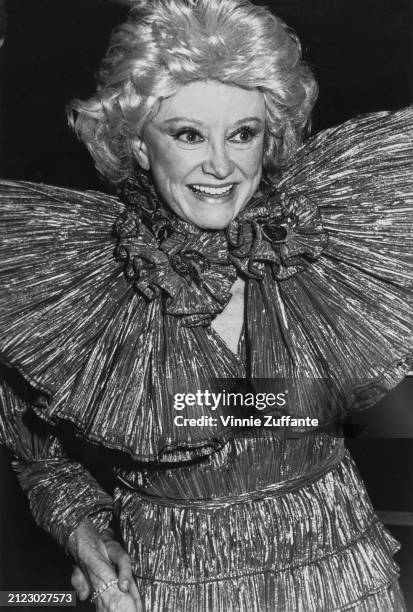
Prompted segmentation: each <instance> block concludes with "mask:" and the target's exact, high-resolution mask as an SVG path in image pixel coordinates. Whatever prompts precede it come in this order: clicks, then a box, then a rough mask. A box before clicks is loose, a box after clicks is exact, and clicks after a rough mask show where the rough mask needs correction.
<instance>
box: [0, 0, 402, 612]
mask: <svg viewBox="0 0 413 612" xmlns="http://www.w3.org/2000/svg"><path fill="white" fill-rule="evenodd" d="M121 4H122V2H121V1H119V3H118V2H116V1H115V0H113V1H110V0H8V1H7V2H6V5H7V10H8V31H7V38H6V42H5V44H4V46H3V49H2V50H1V51H0V71H1V76H2V82H1V92H0V102H1V105H0V129H1V141H0V142H1V144H0V169H1V175H2V176H4V177H10V178H16V179H26V180H33V181H42V182H45V183H52V184H57V185H65V186H70V187H80V188H97V189H104V185H103V184H102V182H101V181H100V179H99V178H98V177H97V175H96V173H95V171H94V168H93V164H92V162H91V160H90V159H89V156H88V154H87V152H86V151H85V150H84V149H83V148H82V146H81V145H80V144H79V143H78V142H77V141H76V139H75V138H74V137H73V136H72V134H71V133H70V132H69V130H68V128H67V126H66V120H65V113H64V107H65V105H66V104H67V103H68V102H69V101H70V100H71V99H72V98H73V97H78V96H79V97H85V96H88V95H89V94H91V93H92V92H93V82H94V81H93V75H94V73H95V72H96V69H97V66H98V62H99V59H100V58H101V56H102V55H103V53H104V51H105V48H106V45H107V41H108V36H109V33H110V31H111V29H112V27H113V26H114V25H115V24H116V23H118V22H120V21H121V20H122V19H123V17H124V15H125V14H126V8H125V7H124V6H121ZM262 4H264V3H262ZM265 4H267V6H270V8H272V9H274V11H275V12H276V13H278V14H279V15H280V16H281V17H282V18H283V19H284V20H285V21H286V22H287V23H288V24H289V25H291V26H292V27H293V28H294V29H295V30H296V31H297V33H298V35H299V37H300V38H301V41H302V43H303V50H304V56H305V58H306V59H307V61H308V62H309V63H310V65H311V66H312V68H313V70H314V72H315V74H316V77H317V79H318V82H319V84H320V98H319V102H318V105H317V107H316V110H315V113H314V121H313V130H314V131H319V130H320V129H323V128H325V127H327V126H330V125H334V124H336V123H339V122H341V121H343V120H345V119H347V118H350V117H352V116H354V115H356V114H360V113H365V112H371V111H375V110H383V109H398V108H400V107H402V106H404V105H406V104H409V103H411V102H412V99H413V70H412V68H413V41H412V38H413V34H412V31H413V27H412V24H413V6H412V2H411V1H410V0H392V1H391V2H390V1H389V0H358V1H356V0H280V1H279V2H276V1H272V2H270V1H269V2H266V3H265ZM412 391H413V379H411V378H410V379H407V380H406V381H405V382H404V383H403V384H402V385H400V386H399V387H398V388H397V389H396V390H394V391H393V392H392V393H391V394H390V395H389V396H388V397H387V398H386V400H385V401H384V402H381V404H380V406H379V407H378V410H379V412H377V408H375V409H374V410H371V411H369V412H368V413H367V414H366V415H365V416H364V417H363V418H364V421H365V423H369V422H370V423H373V422H374V423H377V419H378V417H377V415H378V414H382V415H383V416H382V418H383V419H387V420H386V428H387V429H386V432H387V435H388V437H385V438H383V437H381V436H382V434H383V431H384V429H383V428H382V429H381V431H380V432H379V433H377V432H376V433H373V434H372V436H373V437H370V436H369V434H368V432H369V431H370V430H367V435H365V436H364V437H356V438H353V439H350V440H349V441H348V445H349V446H350V447H351V450H352V452H353V455H354V457H355V458H356V461H357V463H358V465H359V467H360V470H361V472H362V475H363V477H364V478H365V480H366V484H367V488H368V490H369V493H370V495H371V497H372V500H373V504H374V506H375V508H376V509H377V510H386V511H405V512H407V511H409V512H410V513H412V516H413V487H412V484H413V477H412V469H411V466H412V465H413V423H412V419H413V416H412V411H411V404H412V400H411V398H412ZM386 415H387V416H386ZM389 415H390V418H389ZM392 427H393V429H391V428H392ZM375 436H376V437H375ZM377 436H378V437H377ZM393 522H395V521H394V520H393ZM389 529H390V530H391V532H392V533H393V535H395V536H396V537H397V538H398V539H399V540H400V541H401V542H402V544H403V548H402V551H401V552H400V553H399V554H398V555H397V557H396V559H397V561H398V562H399V564H400V565H401V569H402V586H403V588H404V591H405V595H406V597H407V598H408V602H409V603H408V610H409V611H413V592H412V583H413V581H412V580H411V579H412V577H413V527H412V526H401V525H398V526H396V525H389ZM70 573H71V561H70V559H69V558H67V557H66V556H65V554H64V553H63V552H62V551H61V550H60V549H59V548H58V547H57V545H56V544H55V543H54V542H53V541H52V539H51V538H50V537H49V536H47V535H46V534H44V533H43V532H42V531H40V530H39V529H37V528H36V527H35V525H34V523H33V520H32V518H31V516H30V514H29V512H28V510H27V501H26V499H25V497H24V495H23V493H22V492H21V491H20V489H19V488H18V486H17V484H16V481H15V477H14V475H13V473H12V472H11V470H10V468H9V456H8V453H7V451H0V589H4V590H6V589H7V590H9V589H47V590H51V589H53V590H57V589H68V588H71V587H70V582H69V578H70ZM80 608H82V609H85V610H86V609H89V606H88V605H85V606H83V605H79V609H80ZM27 609H28V608H27ZM90 609H94V608H93V607H90Z"/></svg>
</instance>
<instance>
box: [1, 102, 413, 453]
mask: <svg viewBox="0 0 413 612" xmlns="http://www.w3.org/2000/svg"><path fill="white" fill-rule="evenodd" d="M412 126H413V110H412V109H411V108H410V109H405V110H403V111H400V112H397V113H380V114H376V115H371V116H367V117H364V118H361V119H356V120H353V121H350V122H347V123H345V124H344V125H342V126H339V127H337V128H332V129H329V130H326V131H325V132H322V133H321V134H319V135H317V136H315V137H314V138H313V139H310V140H309V141H308V142H307V143H306V144H305V145H303V147H302V148H301V149H300V150H299V152H298V154H297V156H296V157H295V159H294V160H293V161H292V162H291V165H290V167H289V168H287V169H286V171H285V173H284V178H282V180H281V182H280V183H279V184H278V185H272V184H269V183H266V184H264V185H263V186H262V189H261V190H260V191H259V192H258V193H257V194H256V196H255V197H254V198H253V199H252V200H251V202H250V203H249V204H248V205H247V207H246V209H245V210H244V211H243V212H242V213H241V215H240V216H239V217H238V218H237V219H236V220H235V221H234V222H233V224H232V225H231V226H230V227H229V228H228V229H227V230H226V232H224V231H220V232H206V231H203V230H200V229H198V228H195V227H194V226H191V225H189V224H188V223H185V222H184V221H182V220H179V219H177V218H176V217H174V216H173V215H172V213H169V212H167V211H166V210H164V209H163V208H162V206H161V205H160V203H159V201H157V200H156V194H155V195H154V193H153V186H152V187H151V186H150V185H149V187H147V192H148V193H147V194H145V191H142V189H143V190H144V189H146V188H139V189H141V191H139V192H138V195H137V197H135V199H134V198H133V197H132V196H131V194H130V192H129V195H130V198H131V201H130V203H129V205H127V206H125V204H123V203H122V202H120V201H119V200H117V199H116V198H113V197H109V196H105V195H103V194H99V193H93V192H77V191H72V190H67V189H58V188H55V187H48V186H44V185H33V184H28V183H15V182H7V181H6V182H3V183H2V188H1V195H0V198H1V201H0V212H1V215H2V225H3V228H4V232H5V238H4V240H3V242H2V247H1V248H2V249H3V251H2V256H1V259H0V273H1V277H2V283H3V285H2V292H1V298H0V299H1V300H2V303H1V315H0V326H1V329H2V331H1V341H2V348H1V355H2V360H3V361H4V362H5V363H6V364H8V365H11V366H12V367H15V368H17V369H18V370H19V371H20V373H21V374H22V375H23V377H25V379H26V380H27V381H28V382H29V383H30V385H32V386H33V388H34V389H35V390H36V391H37V392H38V394H37V397H36V399H35V402H34V407H35V410H36V412H37V414H38V415H39V416H40V417H41V418H43V419H45V420H47V421H49V422H50V423H57V422H59V421H61V420H63V421H69V422H70V423H72V424H73V425H74V426H75V427H76V429H77V430H78V432H79V433H80V434H81V435H83V436H86V437H87V438H88V439H90V440H92V441H94V442H97V443H102V444H104V445H105V446H106V447H109V448H113V449H118V450H121V451H124V452H127V453H128V454H130V455H131V456H132V457H134V458H135V459H139V460H140V461H163V460H166V461H176V460H182V458H184V457H186V458H187V459H188V458H190V457H191V456H196V455H197V454H199V453H201V454H202V453H204V454H205V453H206V454H207V453H209V452H213V450H214V449H216V448H219V446H220V445H222V444H223V443H224V442H225V440H226V439H228V438H229V437H231V435H233V432H234V430H233V428H231V426H226V425H225V424H223V422H222V421H221V420H220V419H218V420H217V421H216V423H215V424H212V425H210V426H205V427H202V428H195V427H190V426H186V425H184V426H180V427H177V426H176V425H175V423H174V416H175V413H174V410H173V408H172V400H173V396H174V394H175V393H176V392H194V390H197V389H205V388H209V387H214V385H215V386H216V385H217V384H218V383H217V381H219V380H221V379H234V378H247V379H250V380H259V379H261V380H262V379H269V380H270V381H271V380H272V381H286V382H285V385H286V386H287V387H288V389H289V391H290V398H291V400H290V403H289V405H288V411H289V413H290V414H293V415H296V416H303V417H317V418H318V419H319V421H320V423H321V424H328V423H331V422H334V421H335V420H337V419H338V418H340V417H341V416H342V415H343V414H344V413H345V412H346V411H349V410H350V411H351V410H355V409H359V408H363V407H366V406H369V405H372V404H374V403H375V402H377V401H378V400H379V399H380V398H381V397H382V396H383V394H384V393H386V392H387V391H388V390H390V389H391V388H393V387H394V386H395V385H396V384H398V383H399V382H400V381H401V380H402V378H403V377H404V375H405V374H406V372H407V371H408V369H409V367H410V364H411V361H412V357H411V355H412V345H413V339H412V308H411V303H412V301H411V298H412V291H411V287H412V269H413V266H412V258H413V255H412V253H413V249H412V233H413V224H412V222H411V220H412V209H413V204H412V203H413V186H412V181H413V173H412V167H413V163H412V142H413V127H412ZM151 189H152V192H151ZM148 201H150V202H151V206H152V208H150V207H149V209H148V208H147V207H145V205H142V202H144V203H147V202H148ZM136 202H137V203H136ZM237 272H238V273H241V274H242V275H244V277H245V278H246V280H247V312H246V323H245V330H244V332H245V333H244V335H245V338H244V349H245V354H244V360H240V358H239V356H237V355H234V354H233V353H232V352H231V351H230V350H229V349H228V347H227V346H226V345H225V343H224V342H223V341H222V339H221V338H220V337H219V336H218V334H217V333H216V332H214V330H213V329H212V328H211V325H210V323H211V321H212V319H213V317H214V316H215V315H216V313H217V312H220V311H222V309H223V308H224V307H225V305H226V303H227V302H228V300H229V298H230V292H229V289H230V287H231V284H232V282H233V281H234V279H235V276H236V273H237ZM264 338H265V342H264V341H263V339H264ZM267 390H268V389H267ZM202 409H203V414H204V415H205V416H210V417H213V416H215V415H214V413H213V411H212V410H211V408H210V407H209V406H207V405H204V406H203V408H202ZM221 409H222V410H224V408H223V407H221ZM268 410H269V411H270V412H271V409H270V408H268ZM198 414H199V408H198V407H196V406H195V407H190V406H188V407H187V409H186V416H187V417H188V418H190V417H196V416H198ZM120 422H122V428H120V427H119V423H120ZM211 423H213V421H211ZM182 453H183V454H182ZM185 453H186V454H185Z"/></svg>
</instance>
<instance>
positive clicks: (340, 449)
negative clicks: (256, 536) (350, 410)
mask: <svg viewBox="0 0 413 612" xmlns="http://www.w3.org/2000/svg"><path fill="white" fill-rule="evenodd" d="M345 453H346V449H345V447H344V445H337V446H336V448H335V449H334V450H333V452H331V453H330V455H329V456H328V458H326V460H325V461H324V462H323V463H321V464H318V465H316V466H313V467H312V468H311V469H310V470H309V471H308V472H306V473H305V474H303V475H300V476H297V477H295V478H290V479H286V480H282V481H278V482H275V483H272V484H269V485H266V486H263V487H262V488H259V489H256V490H253V491H247V492H245V493H238V494H235V495H231V494H228V493H226V494H225V496H220V495H219V493H218V492H217V496H214V497H210V498H202V497H199V498H195V497H192V498H191V499H188V498H179V497H166V496H162V495H153V494H150V493H147V492H145V491H144V490H142V489H141V488H140V487H139V486H136V485H135V484H134V483H133V482H131V481H129V480H128V478H127V475H126V474H125V473H122V475H120V474H118V475H117V479H118V481H119V482H120V483H122V484H123V485H124V486H126V487H127V488H128V489H130V490H132V491H134V492H135V493H136V494H137V495H138V496H139V497H140V498H141V499H142V500H143V501H147V502H151V503H155V504H158V505H161V506H173V507H191V508H205V509H213V508H218V507H219V508H222V507H223V506H231V505H236V504H243V503H245V502H248V501H257V500H262V499H264V498H267V497H276V496H279V495H284V494H285V493H289V492H291V491H294V490H296V489H300V488H302V487H304V486H306V485H308V484H311V483H313V482H314V481H315V480H318V479H319V478H321V477H322V476H324V475H325V474H326V473H327V472H329V471H331V470H333V469H334V468H335V467H336V466H337V465H338V464H339V463H340V462H341V461H342V460H343V458H344V455H345Z"/></svg>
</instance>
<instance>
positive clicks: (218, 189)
mask: <svg viewBox="0 0 413 612" xmlns="http://www.w3.org/2000/svg"><path fill="white" fill-rule="evenodd" d="M187 187H188V188H189V189H190V190H191V191H192V192H193V193H194V194H195V195H197V196H198V197H207V198H224V197H225V196H228V195H229V194H230V193H231V192H232V191H233V189H234V187H235V183H229V184H227V185H220V186H213V185H200V184H192V185H187Z"/></svg>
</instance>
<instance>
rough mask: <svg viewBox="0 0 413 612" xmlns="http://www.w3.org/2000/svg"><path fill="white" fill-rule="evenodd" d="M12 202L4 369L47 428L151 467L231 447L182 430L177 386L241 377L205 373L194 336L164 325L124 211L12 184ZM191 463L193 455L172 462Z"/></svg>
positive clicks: (65, 192) (6, 216) (1, 323)
mask: <svg viewBox="0 0 413 612" xmlns="http://www.w3.org/2000/svg"><path fill="white" fill-rule="evenodd" d="M0 200H1V201H0V217H1V224H2V227H3V239H2V241H1V257H0V274H1V279H2V281H1V282H2V288H1V298H0V300H1V314H0V329H1V361H2V362H3V363H4V364H5V365H6V366H8V367H11V368H14V369H16V370H18V371H19V372H20V374H21V375H22V376H23V378H24V379H25V380H26V381H27V382H29V383H30V385H31V387H32V389H33V391H34V394H33V396H34V399H33V403H32V407H33V409H34V410H35V412H36V413H37V414H38V416H40V417H41V418H43V419H45V420H46V421H48V422H50V423H52V424H55V423H58V422H59V421H60V420H63V421H66V422H69V423H71V424H72V425H73V426H74V427H75V428H76V431H77V432H79V433H80V434H81V435H82V436H85V437H87V438H88V439H89V440H90V441H94V442H97V443H101V444H103V445H105V446H106V447H108V448H112V449H116V450H121V451H126V452H127V453H129V454H130V455H132V456H133V457H134V458H137V459H140V460H142V461H149V460H158V459H159V460H161V457H162V456H163V454H164V452H167V451H168V450H173V449H176V448H181V447H182V448H185V447H189V448H190V449H191V448H195V449H197V448H198V447H200V448H201V449H202V448H203V447H204V446H205V445H206V446H207V447H208V448H209V449H210V448H211V445H212V447H214V445H217V444H219V443H220V442H219V441H218V439H217V438H216V439H215V440H212V441H211V438H214V435H215V434H216V431H211V430H205V431H202V430H200V429H197V428H192V430H193V431H192V433H191V429H190V428H188V427H181V428H174V427H173V424H172V418H173V409H172V407H171V401H172V400H171V394H172V391H171V385H172V384H173V381H179V380H183V377H182V372H183V371H187V372H188V376H189V378H190V379H191V381H192V382H193V384H196V383H195V381H194V376H195V379H196V375H197V373H199V372H202V373H203V374H205V375H206V376H208V374H209V375H211V376H217V371H221V372H224V375H225V376H232V375H234V371H233V370H231V367H230V366H229V367H228V368H227V369H225V364H224V368H223V369H222V367H221V366H222V360H220V359H218V360H217V362H216V367H217V368H218V370H217V371H216V370H215V364H214V363H212V364H211V367H208V364H206V365H205V364H203V363H201V361H202V359H199V360H197V359H196V360H195V362H194V359H193V357H194V350H195V349H194V346H193V345H194V340H193V337H192V335H191V331H190V330H189V329H187V328H186V327H184V326H180V325H179V321H178V318H177V317H174V316H169V317H168V316H167V315H164V314H163V308H162V305H161V302H162V296H158V297H159V299H153V300H150V299H147V298H146V297H145V295H143V293H142V292H139V291H138V290H136V287H134V285H133V283H131V282H129V281H128V280H127V275H126V274H125V263H124V261H123V260H122V261H119V259H122V258H116V256H115V250H116V244H117V239H116V237H115V236H114V231H113V228H114V224H115V222H116V221H117V220H119V218H120V219H123V220H124V217H122V213H124V210H125V206H124V204H122V203H121V202H120V201H119V200H118V199H116V198H114V197H110V196H107V195H105V194H102V193H96V192H90V191H87V192H81V191H74V190H70V189H62V188H56V187H51V186H47V185H40V184H32V183H19V182H13V181H1V183H0ZM119 215H121V217H119ZM123 225H124V224H123ZM132 235H133V232H132ZM145 240H147V242H146V243H145V244H141V242H140V236H138V237H137V238H136V241H135V242H134V243H133V248H134V251H136V249H137V248H138V247H137V246H136V245H140V246H139V249H140V250H139V253H140V259H139V261H142V262H145V261H146V259H147V257H149V256H150V254H151V252H150V251H151V250H150V248H149V247H150V246H151V243H150V241H149V239H147V238H146V239H145ZM132 242H133V239H132ZM145 245H146V246H145ZM142 246H145V248H146V247H147V249H146V250H147V251H148V253H149V254H148V253H146V250H145V249H142ZM126 248H129V247H127V245H126V247H125V240H124V242H123V244H122V249H123V250H125V249H126ZM131 248H132V247H131ZM152 254H153V253H152ZM214 256H215V257H216V254H214ZM164 258H165V255H164ZM123 259H124V257H123ZM155 259H156V258H155ZM162 263H163V259H162ZM153 265H154V264H152V263H150V264H148V266H149V268H150V269H152V267H153ZM164 267H165V266H164ZM172 272H173V271H172ZM212 272H213V271H212ZM162 278H163V277H162ZM166 278H169V277H168V276H167V277H166ZM217 278H218V277H217ZM219 278H220V277H219ZM219 278H218V280H219ZM214 282H215V285H216V284H217V280H215V279H212V280H211V283H210V285H213V284H214ZM220 282H221V285H222V282H223V281H222V279H221V281H220ZM231 282H232V281H230V280H228V281H227V284H228V286H230V284H231ZM151 286H152V285H151ZM167 286H168V287H169V285H168V284H167ZM178 289H179V288H178ZM171 291H172V289H171ZM158 293H159V292H158ZM156 295H157V292H154V296H156ZM206 303H207V306H208V304H209V303H208V301H207V302H206ZM224 303H225V300H224ZM224 303H223V304H222V306H221V308H222V307H223V305H224ZM201 307H203V308H205V305H204V302H202V303H201ZM197 343H198V344H199V342H197V341H196V340H195V344H197ZM197 350H198V352H199V353H202V347H198V349H197ZM212 350H213V351H214V352H215V351H216V347H214V348H213V349H212ZM179 352H182V357H179ZM224 361H225V359H224ZM194 369H195V371H194ZM6 412H7V410H6ZM0 417H1V408H0ZM3 418H7V414H5V413H4V410H3ZM197 452H198V451H197ZM199 452H200V453H201V454H202V453H203V452H208V450H205V451H202V450H199ZM209 452H210V451H209ZM188 453H189V454H190V451H188ZM188 457H189V455H188V454H185V452H184V451H182V453H181V454H180V455H176V454H175V455H174V457H173V458H171V459H170V460H181V459H185V458H188Z"/></svg>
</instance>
